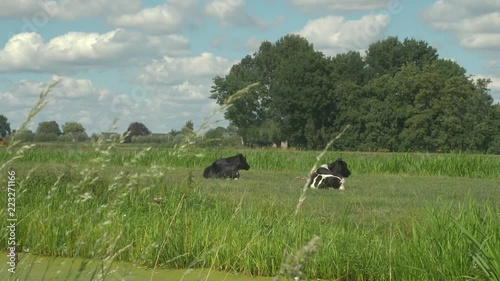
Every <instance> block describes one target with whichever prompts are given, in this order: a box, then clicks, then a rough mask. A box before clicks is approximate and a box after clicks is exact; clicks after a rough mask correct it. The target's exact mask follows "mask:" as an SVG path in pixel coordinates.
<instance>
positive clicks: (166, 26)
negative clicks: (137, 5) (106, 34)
mask: <svg viewBox="0 0 500 281" xmlns="http://www.w3.org/2000/svg"><path fill="white" fill-rule="evenodd" d="M197 5H198V1H196V0H189V1H188V0H185V1H169V2H168V3H166V4H163V5H160V6H155V7H151V8H144V9H142V10H140V11H138V12H137V13H133V14H122V15H119V16H115V17H110V18H109V19H108V22H109V23H110V24H112V25H115V26H120V27H136V28H139V29H141V30H144V31H146V32H149V33H155V34H171V33H175V32H178V31H179V30H180V29H181V27H183V26H184V25H185V23H193V24H195V23H199V21H200V20H201V19H200V16H201V12H200V11H199V9H198V7H197Z"/></svg>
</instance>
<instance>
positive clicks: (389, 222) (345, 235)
mask: <svg viewBox="0 0 500 281" xmlns="http://www.w3.org/2000/svg"><path fill="white" fill-rule="evenodd" d="M234 153H236V151H217V150H192V151H184V152H182V153H181V155H179V151H173V150H164V149H152V150H150V151H142V152H141V151H140V150H137V149H131V148H130V147H126V148H123V147H117V148H113V149H111V150H107V148H106V147H101V148H100V149H98V150H95V148H92V147H79V148H71V147H64V148H57V147H40V148H36V147H35V148H33V149H29V150H27V151H25V153H24V157H23V158H20V159H17V160H16V161H15V162H14V163H12V165H11V166H12V167H13V169H14V170H15V171H16V174H17V193H16V194H17V195H16V202H17V203H16V205H17V216H18V218H19V222H18V225H17V232H16V235H17V236H16V239H17V242H18V243H19V244H21V246H23V247H25V248H29V250H30V252H31V253H33V254H37V255H48V256H67V257H75V256H78V257H83V258H92V259H101V260H119V261H127V262H133V263H136V264H137V265H143V266H147V267H165V268H190V267H205V268H213V269H216V270H225V271H234V272H242V273H245V274H248V275H263V276H283V277H285V276H289V277H294V275H297V274H299V272H303V273H304V276H306V277H308V278H322V279H340V280H391V279H394V280H458V279H464V278H465V279H468V278H470V279H480V280H487V279H488V277H487V276H486V273H485V272H488V271H485V270H483V269H482V268H481V266H480V261H479V260H478V257H486V258H487V257H488V255H490V254H491V255H493V258H492V259H493V261H495V258H494V254H495V252H493V253H490V254H489V252H488V251H483V252H482V251H481V250H484V249H481V248H478V247H477V245H475V244H474V240H473V239H471V238H470V237H473V238H475V239H477V241H479V242H480V243H482V242H485V241H486V242H487V243H486V244H482V245H483V247H484V245H490V246H491V248H492V249H499V248H500V209H499V207H498V206H499V205H500V204H499V203H500V188H499V186H500V175H499V174H498V173H499V171H500V166H499V165H500V164H499V159H498V157H495V156H484V155H468V154H376V153H345V152H342V153H338V152H328V153H327V154H326V155H325V156H324V158H325V159H329V160H334V159H335V158H337V157H339V156H340V157H343V158H344V159H345V160H346V161H347V162H348V163H349V166H350V169H351V171H352V172H353V176H352V178H349V180H348V182H347V190H346V191H344V192H339V191H333V190H308V191H307V193H306V200H305V201H304V203H303V205H302V206H301V209H300V212H299V213H298V214H296V213H295V210H296V207H297V203H298V199H299V197H300V194H301V188H302V187H303V184H304V176H306V175H307V173H308V171H309V169H310V168H311V166H312V165H313V164H314V163H315V161H316V155H317V153H315V152H301V151H271V150H247V151H244V152H243V153H244V154H245V155H246V157H247V160H248V162H249V164H250V165H251V167H252V168H251V169H250V170H249V171H243V172H242V173H241V174H242V175H241V177H242V178H241V179H240V180H239V181H226V180H205V179H203V178H201V172H202V169H203V168H204V167H205V166H207V165H208V164H210V163H211V162H212V161H213V160H214V159H216V158H218V157H221V156H228V155H232V154H234ZM13 155H14V154H13V153H8V152H6V151H1V152H0V159H1V160H2V161H5V160H7V159H10V158H11V157H12V156H13ZM196 155H197V156H196ZM325 161H326V160H325ZM32 168H35V169H32ZM2 173H6V171H2ZM1 184H2V186H3V185H4V184H5V181H4V177H2V182H1ZM1 197H2V199H0V200H4V201H3V202H6V198H5V197H6V195H5V193H3V192H2V194H1ZM6 216H7V213H6V210H5V209H4V208H3V209H2V211H1V213H0V219H1V221H2V228H3V229H5V227H6V226H5V225H4V224H5V223H6ZM468 235H469V236H468ZM315 236H318V237H319V239H315V240H312V244H311V243H310V244H309V245H308V246H307V247H305V248H303V249H302V250H303V251H298V252H297V250H298V249H301V248H302V247H303V246H304V245H307V243H308V242H310V241H311V239H312V238H313V237H315ZM6 239H7V236H6V235H3V236H2V240H4V241H2V243H5V244H6V242H7V240H6ZM5 244H4V245H5ZM316 247H317V248H316ZM485 249H487V248H485ZM308 250H310V251H311V252H314V251H313V250H317V252H316V253H314V254H312V253H311V254H312V255H311V256H310V258H308V259H304V260H301V259H300V258H301V255H302V256H306V254H305V253H308V252H307V251H308ZM490 252H491V251H490ZM294 254H295V257H296V258H295V259H294V258H290V257H291V256H290V255H292V256H293V255H294ZM496 254H497V255H498V252H496ZM287 257H288V258H287ZM497 257H498V256H497ZM496 262H498V259H497V260H496ZM284 263H285V264H284ZM287 263H288V264H287ZM490 271H491V269H490ZM492 280H494V279H492Z"/></svg>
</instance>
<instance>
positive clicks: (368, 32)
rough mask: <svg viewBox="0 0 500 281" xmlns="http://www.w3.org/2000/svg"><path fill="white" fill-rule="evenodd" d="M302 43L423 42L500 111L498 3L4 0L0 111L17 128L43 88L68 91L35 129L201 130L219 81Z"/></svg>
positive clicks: (335, 46)
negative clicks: (48, 124) (269, 53)
mask: <svg viewBox="0 0 500 281" xmlns="http://www.w3.org/2000/svg"><path fill="white" fill-rule="evenodd" d="M289 33H297V34H301V35H302V36H304V37H305V38H307V40H309V42H311V43H313V44H314V46H315V48H316V49H317V50H321V51H323V52H325V53H326V54H327V55H335V54H337V53H343V52H345V51H347V50H358V51H361V52H363V53H364V51H365V50H366V48H367V47H368V46H369V44H371V43H373V42H375V41H378V40H381V39H384V38H386V37H387V36H398V37H399V38H400V39H401V40H402V39H404V38H406V37H412V38H415V39H418V40H425V41H427V42H428V43H429V44H430V45H431V46H433V47H435V48H437V49H438V53H439V56H440V57H441V58H449V59H453V60H455V61H457V62H458V63H459V64H460V65H461V66H463V67H465V68H466V69H467V72H468V73H469V74H470V75H474V76H476V77H489V78H491V79H492V81H493V83H492V84H490V88H491V95H492V96H493V97H494V99H495V101H496V102H500V1H498V0H483V1H476V0H438V1H432V0H418V1H417V0H401V1H397V0H255V1H244V0H167V1H159V0H148V1H145V0H126V1H125V0H18V1H5V0H2V1H0V114H3V115H5V116H6V117H7V118H8V119H9V121H10V123H11V127H12V129H15V128H17V127H18V126H19V125H20V124H21V123H22V121H23V120H24V119H25V118H26V116H27V114H28V112H29V110H30V109H31V108H32V107H33V105H34V104H35V102H36V100H37V98H38V96H39V93H40V91H41V89H42V88H43V87H45V86H47V85H48V84H50V83H51V81H55V80H58V79H60V80H61V82H60V84H59V85H58V86H57V88H56V89H55V90H54V91H53V92H52V93H51V97H53V100H52V101H51V102H50V103H49V105H47V107H46V108H45V109H44V110H43V111H42V112H41V113H40V114H39V115H38V116H37V118H36V119H35V120H33V122H32V125H31V129H32V130H36V126H37V124H38V123H39V122H41V121H51V120H55V121H57V122H58V123H59V125H62V124H64V123H65V122H68V121H77V122H80V123H82V124H83V125H84V127H85V128H86V129H87V132H88V133H89V134H91V133H95V132H100V131H106V130H107V129H108V128H109V127H110V125H111V124H112V122H113V119H114V118H115V117H117V118H119V122H118V127H117V131H119V132H123V131H125V130H126V128H127V127H128V125H129V124H130V123H131V122H135V121H138V122H142V123H144V124H145V125H146V126H147V127H148V128H149V129H150V130H151V131H152V132H154V133H166V132H169V131H170V130H172V129H180V128H181V127H182V126H183V125H184V124H185V122H186V121H188V120H192V121H193V122H194V125H195V128H196V127H198V126H200V125H201V123H202V122H203V121H204V119H205V118H206V117H207V116H209V115H210V114H211V113H212V112H213V111H214V110H215V109H216V108H217V105H216V104H215V103H214V102H213V100H211V99H209V98H208V97H209V95H210V89H211V85H212V78H213V77H215V76H217V75H219V76H224V75H225V74H227V73H228V71H229V69H230V67H231V66H232V65H233V64H235V63H237V62H238V61H239V60H240V59H241V58H243V57H244V56H245V55H247V54H251V53H253V52H255V51H256V50H257V49H258V46H259V45H260V43H261V42H262V41H264V40H269V41H271V42H274V41H276V40H277V39H279V38H280V37H282V36H284V35H286V34H289Z"/></svg>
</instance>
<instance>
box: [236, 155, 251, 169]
mask: <svg viewBox="0 0 500 281" xmlns="http://www.w3.org/2000/svg"><path fill="white" fill-rule="evenodd" d="M237 156H238V170H248V169H250V165H248V163H247V159H246V158H245V156H243V154H241V153H240V154H238V155H237Z"/></svg>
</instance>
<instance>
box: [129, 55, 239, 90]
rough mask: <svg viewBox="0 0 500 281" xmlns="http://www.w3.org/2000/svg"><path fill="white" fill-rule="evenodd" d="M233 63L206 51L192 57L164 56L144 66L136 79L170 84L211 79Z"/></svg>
mask: <svg viewBox="0 0 500 281" xmlns="http://www.w3.org/2000/svg"><path fill="white" fill-rule="evenodd" d="M233 63H234V62H231V61H230V60H228V59H226V58H223V57H218V56H215V55H213V54H211V53H206V52H205V53H202V54H200V55H199V56H193V57H179V58H174V57H167V56H165V57H164V58H163V59H161V60H154V61H153V62H152V63H151V64H149V65H147V66H146V67H144V68H143V69H142V70H141V71H140V73H139V75H138V77H137V79H138V81H140V82H141V83H146V84H147V83H160V84H172V83H179V82H182V81H185V80H186V79H200V78H204V79H211V78H213V77H214V76H216V75H225V74H226V73H227V72H228V71H229V68H230V67H231V66H232V65H233Z"/></svg>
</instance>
